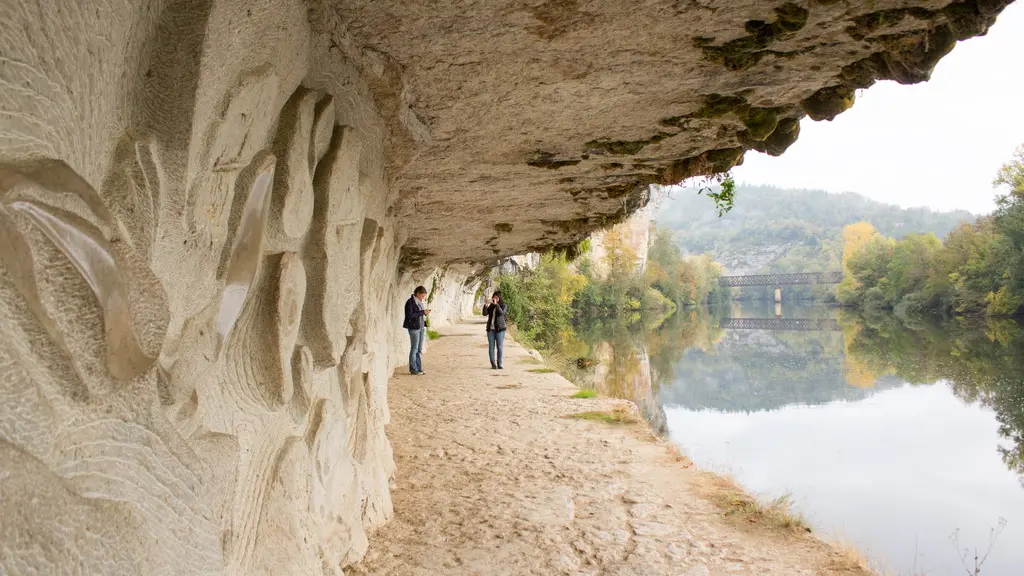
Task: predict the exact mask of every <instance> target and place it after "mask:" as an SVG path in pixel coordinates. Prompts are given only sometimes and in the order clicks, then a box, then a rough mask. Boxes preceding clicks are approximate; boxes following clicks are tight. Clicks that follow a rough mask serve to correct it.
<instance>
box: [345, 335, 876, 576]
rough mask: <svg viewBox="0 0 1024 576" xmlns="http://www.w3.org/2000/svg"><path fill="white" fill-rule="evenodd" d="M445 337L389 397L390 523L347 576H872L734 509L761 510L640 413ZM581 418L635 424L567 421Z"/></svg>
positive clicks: (523, 358) (811, 541) (802, 537)
mask: <svg viewBox="0 0 1024 576" xmlns="http://www.w3.org/2000/svg"><path fill="white" fill-rule="evenodd" d="M439 331H440V332H441V334H442V337H441V338H439V339H437V340H434V341H432V342H431V345H430V349H429V353H428V355H427V356H426V357H425V359H424V369H425V370H426V372H427V375H426V376H410V375H406V374H399V375H398V376H396V377H394V378H392V380H391V382H390V383H389V406H390V410H391V424H390V426H389V428H388V435H389V437H390V438H391V442H392V444H393V447H394V453H395V461H396V464H397V473H396V478H395V484H394V492H393V499H394V508H395V517H394V518H393V519H392V520H391V522H389V523H388V524H387V525H385V526H384V527H382V528H381V529H379V530H378V531H377V532H376V533H375V534H373V535H372V536H371V538H370V550H369V552H368V554H367V556H366V558H365V559H364V561H363V562H362V564H360V565H358V566H355V567H352V568H351V569H350V573H354V574H378V575H395V576H400V575H427V574H459V575H492V574H517V575H518V574H544V575H547V574H598V573H602V574H603V573H610V574H636V575H641V574H643V575H653V574H673V575H688V576H697V575H717V574H764V575H769V574H778V575H783V574H785V575H791V574H794V575H795V574H807V575H821V576H833V575H849V576H855V575H863V574H865V573H864V572H863V571H861V570H860V569H858V568H855V567H853V565H852V564H851V563H850V561H849V560H848V559H846V558H845V557H844V556H843V555H842V554H840V553H839V552H838V551H836V550H835V549H833V548H832V547H830V546H829V545H827V544H825V543H823V542H821V541H820V540H818V539H816V538H814V537H813V536H812V535H810V534H808V533H806V532H805V531H803V530H802V529H800V528H799V527H794V526H785V525H784V524H785V523H778V522H775V521H765V520H764V519H763V518H761V517H760V515H758V514H751V513H749V512H751V511H750V510H746V509H745V507H744V506H739V507H737V506H736V504H738V503H740V504H741V503H743V502H747V503H748V506H749V502H750V501H749V500H746V499H744V498H742V494H740V493H735V494H734V495H733V496H734V497H731V496H730V495H729V493H728V492H727V491H728V490H730V489H732V488H730V487H729V486H728V483H723V482H720V481H719V480H718V479H717V477H714V476H712V475H710V474H707V473H705V472H701V471H699V470H696V469H694V467H693V466H692V465H691V464H690V463H689V461H688V460H687V459H685V458H683V457H680V456H679V455H678V452H677V451H676V450H675V449H674V448H673V447H672V446H671V445H670V444H668V443H665V442H663V441H661V440H658V439H657V438H656V437H655V436H653V435H652V434H651V433H650V432H649V431H648V430H647V429H646V427H645V426H644V425H643V424H641V423H635V422H634V423H629V421H630V420H632V419H631V418H629V417H628V414H629V413H630V411H632V410H633V407H632V405H631V404H630V403H628V402H624V401H621V400H615V399H609V398H594V399H587V398H579V399H574V398H571V397H570V396H572V395H573V394H574V393H575V392H577V388H576V387H575V386H574V385H572V384H571V383H569V382H568V381H567V380H565V379H564V378H562V377H561V376H559V375H558V374H557V373H553V372H547V371H545V370H544V369H543V367H542V366H540V365H539V364H537V363H536V361H535V360H533V359H532V357H531V356H530V355H529V354H528V352H527V351H526V350H525V349H523V348H522V347H521V346H519V345H518V344H516V343H515V342H513V341H511V340H506V350H505V351H506V359H505V369H504V370H502V371H493V370H490V369H489V367H488V362H487V350H486V347H487V344H486V338H485V336H484V331H483V326H482V325H481V324H479V323H470V324H461V325H456V326H451V327H447V328H443V329H441V330H439ZM583 412H594V413H605V414H608V415H612V416H614V417H612V418H608V419H609V420H613V421H614V420H626V421H627V423H621V422H613V423H609V422H606V421H604V420H605V419H603V418H601V417H597V418H593V419H586V418H572V417H567V416H570V415H573V414H579V413H583ZM622 415H626V416H625V417H621V416H622ZM723 506H725V508H723ZM730 506H733V507H735V508H736V510H732V511H733V512H736V513H733V514H728V515H726V514H724V513H723V510H725V509H728V508H729V507H730Z"/></svg>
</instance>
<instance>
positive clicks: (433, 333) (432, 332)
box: [427, 330, 441, 340]
mask: <svg viewBox="0 0 1024 576" xmlns="http://www.w3.org/2000/svg"><path fill="white" fill-rule="evenodd" d="M440 337H441V333H440V332H438V331H437V330H427V338H430V339H431V340H437V339H438V338H440Z"/></svg>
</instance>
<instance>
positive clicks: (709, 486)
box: [701, 473, 811, 532]
mask: <svg viewBox="0 0 1024 576" xmlns="http://www.w3.org/2000/svg"><path fill="white" fill-rule="evenodd" d="M704 476H705V482H703V484H704V486H703V487H702V490H701V492H702V495H703V496H704V497H705V498H707V499H708V500H709V501H711V503H713V504H715V505H716V506H718V507H719V508H720V509H721V510H722V512H723V513H724V514H725V515H726V516H736V517H739V518H742V519H744V520H746V521H747V522H750V523H751V524H760V525H762V526H767V527H769V528H773V529H776V530H792V531H795V532H810V531H811V528H810V527H809V526H808V525H807V523H806V522H805V521H804V519H803V518H801V517H800V515H799V514H797V513H796V512H794V511H793V509H792V507H793V498H792V496H790V495H789V494H783V495H782V496H779V497H778V498H776V499H774V500H771V501H770V502H760V501H758V500H757V499H756V498H754V497H753V496H751V495H750V494H748V493H747V492H746V491H745V490H743V488H741V487H740V485H739V484H737V483H736V481H735V480H733V479H731V478H727V477H725V476H719V475H717V474H710V473H709V474H705V475H704Z"/></svg>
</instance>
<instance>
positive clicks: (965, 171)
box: [733, 2, 1024, 214]
mask: <svg viewBox="0 0 1024 576" xmlns="http://www.w3.org/2000/svg"><path fill="white" fill-rule="evenodd" d="M1022 69H1024V2H1016V3H1014V4H1011V5H1010V6H1009V7H1008V8H1006V9H1005V10H1004V11H1003V13H1002V14H1001V15H1000V16H999V19H998V21H996V23H995V25H994V26H993V27H992V28H991V30H989V33H988V35H987V36H982V37H978V38H972V39H970V40H967V41H965V42H960V43H959V44H958V45H957V46H956V48H954V49H953V51H952V52H951V53H950V54H949V55H948V56H946V57H945V58H943V59H942V61H941V62H939V64H938V66H936V67H935V72H934V73H933V74H932V78H931V80H930V81H928V82H925V83H922V84H917V85H914V86H902V85H900V84H897V83H895V82H890V81H885V82H879V83H877V84H875V85H874V86H872V87H871V88H869V89H867V90H863V91H861V93H860V94H858V96H857V102H856V104H855V105H854V106H853V108H852V109H850V110H848V111H846V112H844V113H843V114H841V115H839V116H838V117H837V118H836V119H835V120H833V121H832V122H814V121H812V120H811V119H810V118H805V119H804V120H803V122H802V123H801V125H800V139H799V140H798V141H797V142H796V144H793V146H791V147H790V148H789V150H787V151H786V153H785V154H783V155H782V156H781V157H778V158H772V157H770V156H767V155H765V154H760V153H758V152H753V151H751V152H748V153H747V156H746V161H745V162H744V164H743V166H740V167H738V168H736V169H734V170H733V175H734V176H735V178H736V181H737V182H739V183H748V184H770V185H774V186H779V187H783V188H816V189H823V190H828V191H830V192H843V191H853V192H859V193H861V194H864V195H865V196H869V197H871V198H874V199H876V200H881V201H884V202H889V203H892V204H899V205H901V206H904V207H909V206H928V207H930V208H934V209H937V210H952V209H957V208H962V209H965V210H970V211H971V212H974V213H976V214H981V213H986V212H990V211H991V210H992V209H993V208H994V207H995V203H994V200H993V198H994V194H995V192H996V191H995V190H994V189H993V188H992V179H993V178H994V177H995V174H996V171H997V170H998V169H999V166H1000V165H1002V164H1003V163H1004V162H1006V161H1007V160H1009V159H1010V157H1011V155H1012V154H1013V150H1014V148H1016V147H1017V146H1018V145H1020V144H1022V143H1024V74H1022V73H1021V70H1022ZM740 201H742V199H740Z"/></svg>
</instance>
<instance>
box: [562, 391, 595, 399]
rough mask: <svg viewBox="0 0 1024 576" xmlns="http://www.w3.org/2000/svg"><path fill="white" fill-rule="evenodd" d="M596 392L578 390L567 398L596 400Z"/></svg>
mask: <svg viewBox="0 0 1024 576" xmlns="http://www.w3.org/2000/svg"><path fill="white" fill-rule="evenodd" d="M596 397H597V392H595V391H594V390H580V391H579V392H577V393H575V394H573V395H572V396H569V398H596Z"/></svg>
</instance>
